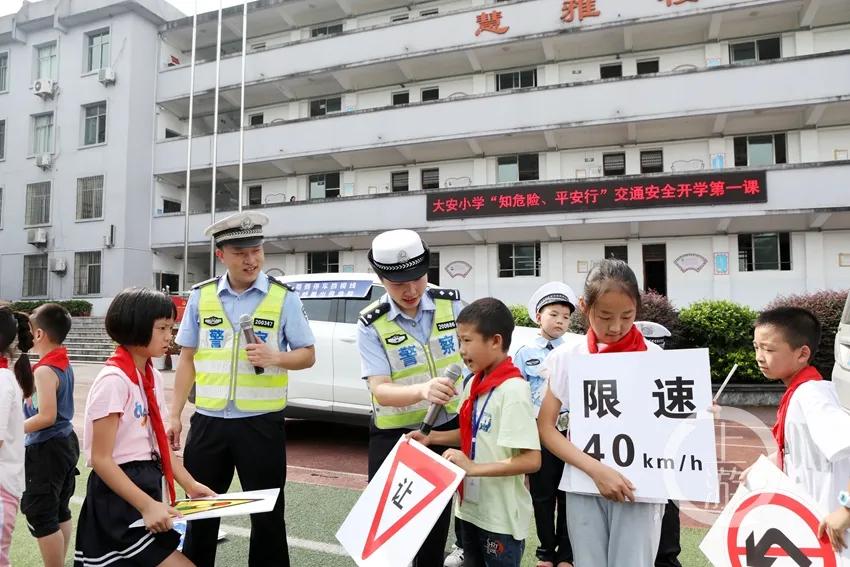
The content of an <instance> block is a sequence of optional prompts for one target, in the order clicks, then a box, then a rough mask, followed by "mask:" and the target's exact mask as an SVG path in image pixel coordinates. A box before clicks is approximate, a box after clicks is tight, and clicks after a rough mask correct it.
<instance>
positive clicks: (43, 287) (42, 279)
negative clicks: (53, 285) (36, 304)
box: [22, 254, 47, 297]
mask: <svg viewBox="0 0 850 567" xmlns="http://www.w3.org/2000/svg"><path fill="white" fill-rule="evenodd" d="M22 295H23V296H24V297H40V296H44V295H47V254H33V255H31V256H24V286H23V293H22Z"/></svg>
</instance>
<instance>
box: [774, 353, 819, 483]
mask: <svg viewBox="0 0 850 567" xmlns="http://www.w3.org/2000/svg"><path fill="white" fill-rule="evenodd" d="M813 380H815V381H817V380H823V377H822V376H821V375H820V372H818V369H817V368H815V367H814V366H806V367H805V368H803V369H802V370H800V371H799V372H797V373H796V374H795V375H794V377H793V378H791V383H790V384H788V388H787V389H786V390H785V393H784V394H782V399H781V400H779V409H777V410H776V423H775V424H774V425H773V438H774V439H776V444H777V445H778V447H779V451H778V453H777V460H778V461H779V463H778V464H779V470H781V471H782V470H785V416H786V415H788V406H789V405H791V396H793V395H794V392H796V391H797V388H799V387H800V386H802V385H803V384H805V383H806V382H811V381H813Z"/></svg>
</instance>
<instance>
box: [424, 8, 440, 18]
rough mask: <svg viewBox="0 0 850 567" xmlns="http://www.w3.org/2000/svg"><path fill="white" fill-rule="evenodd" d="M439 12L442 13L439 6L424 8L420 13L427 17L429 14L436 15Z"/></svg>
mask: <svg viewBox="0 0 850 567" xmlns="http://www.w3.org/2000/svg"><path fill="white" fill-rule="evenodd" d="M439 13H440V9H439V8H430V9H428V10H422V11H421V12H419V15H420V16H422V17H423V18H424V17H427V16H436V15H437V14H439Z"/></svg>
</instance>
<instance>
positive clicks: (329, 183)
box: [309, 171, 339, 199]
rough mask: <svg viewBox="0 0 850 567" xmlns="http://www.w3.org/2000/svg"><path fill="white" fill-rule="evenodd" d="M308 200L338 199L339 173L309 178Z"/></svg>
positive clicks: (322, 174)
mask: <svg viewBox="0 0 850 567" xmlns="http://www.w3.org/2000/svg"><path fill="white" fill-rule="evenodd" d="M309 180H310V198H311V199H328V198H331V197H339V172H338V171H337V172H334V173H317V174H315V175H311V176H310V178H309Z"/></svg>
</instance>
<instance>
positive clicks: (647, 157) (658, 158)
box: [640, 150, 664, 173]
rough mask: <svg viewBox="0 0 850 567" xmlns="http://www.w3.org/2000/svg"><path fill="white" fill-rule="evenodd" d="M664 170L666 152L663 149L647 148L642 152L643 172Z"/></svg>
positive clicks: (641, 164)
mask: <svg viewBox="0 0 850 567" xmlns="http://www.w3.org/2000/svg"><path fill="white" fill-rule="evenodd" d="M662 171H664V152H663V151H662V150H646V151H643V152H641V153H640V172H641V173H661V172H662Z"/></svg>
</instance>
